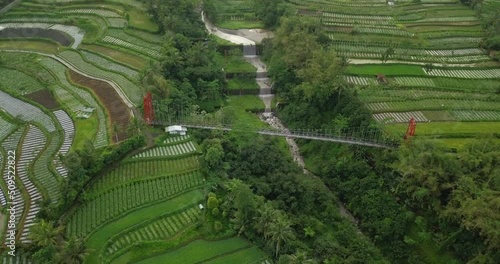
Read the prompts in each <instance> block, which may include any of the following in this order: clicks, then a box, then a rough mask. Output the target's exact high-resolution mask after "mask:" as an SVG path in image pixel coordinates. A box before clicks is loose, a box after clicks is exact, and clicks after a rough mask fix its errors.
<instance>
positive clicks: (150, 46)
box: [107, 29, 161, 52]
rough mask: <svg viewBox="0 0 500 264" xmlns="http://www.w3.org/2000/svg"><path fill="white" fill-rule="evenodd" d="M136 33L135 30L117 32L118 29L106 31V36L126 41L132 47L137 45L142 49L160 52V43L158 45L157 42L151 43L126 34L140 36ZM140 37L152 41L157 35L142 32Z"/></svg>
mask: <svg viewBox="0 0 500 264" xmlns="http://www.w3.org/2000/svg"><path fill="white" fill-rule="evenodd" d="M137 31H138V30H135V31H132V30H126V31H124V30H118V29H110V30H108V33H107V35H108V36H110V37H113V38H117V39H121V40H126V41H127V42H130V43H133V44H134V45H137V46H141V47H144V48H148V49H151V50H154V51H158V52H160V50H161V44H160V43H158V42H156V43H155V42H154V41H153V42H151V41H146V40H144V39H142V38H140V37H135V36H134V35H132V34H130V33H127V32H135V33H136V34H140V33H137ZM141 35H142V36H144V37H146V38H147V39H153V37H154V36H157V35H153V34H150V33H146V32H143V33H142V34H141ZM156 40H157V39H156Z"/></svg>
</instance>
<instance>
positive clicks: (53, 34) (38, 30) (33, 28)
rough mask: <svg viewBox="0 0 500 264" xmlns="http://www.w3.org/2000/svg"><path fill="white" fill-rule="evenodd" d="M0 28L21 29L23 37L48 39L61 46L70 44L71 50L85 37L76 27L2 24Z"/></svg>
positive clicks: (46, 24)
mask: <svg viewBox="0 0 500 264" xmlns="http://www.w3.org/2000/svg"><path fill="white" fill-rule="evenodd" d="M0 27H4V28H7V29H9V28H10V29H21V30H20V34H21V36H23V37H27V36H29V37H42V38H50V39H52V40H54V41H56V42H59V43H60V44H61V45H63V46H69V44H71V43H72V44H71V48H73V49H76V48H78V46H79V45H80V43H81V42H82V40H83V37H84V35H85V31H83V30H81V29H80V28H78V27H75V26H68V25H62V24H53V23H37V22H34V23H30V22H27V23H2V24H0ZM2 31H3V30H2ZM0 32H1V31H0ZM42 32H43V33H42ZM61 32H62V33H61ZM63 33H65V34H63ZM68 35H69V36H70V37H71V38H73V40H71V39H69V38H68Z"/></svg>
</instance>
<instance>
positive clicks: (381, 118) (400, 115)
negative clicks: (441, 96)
mask: <svg viewBox="0 0 500 264" xmlns="http://www.w3.org/2000/svg"><path fill="white" fill-rule="evenodd" d="M373 118H374V119H375V120H377V122H379V123H383V124H388V123H407V122H408V121H410V119H411V118H415V121H417V122H429V119H427V118H426V117H425V115H424V113H422V112H421V111H413V112H388V113H379V114H373Z"/></svg>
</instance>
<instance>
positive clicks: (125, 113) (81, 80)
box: [69, 71, 131, 142]
mask: <svg viewBox="0 0 500 264" xmlns="http://www.w3.org/2000/svg"><path fill="white" fill-rule="evenodd" d="M69 75H70V78H71V80H72V81H73V82H74V83H76V84H79V85H81V86H84V87H87V88H90V89H91V90H92V91H93V92H94V94H96V95H97V97H98V98H99V100H100V101H101V102H102V103H103V105H104V107H105V108H106V109H107V110H108V115H109V119H110V122H111V124H113V125H117V126H118V127H119V128H120V131H118V133H117V134H116V135H115V136H114V137H113V139H114V140H115V142H119V141H122V140H124V139H126V138H127V133H126V131H125V129H126V128H127V126H128V124H129V121H130V118H131V116H130V110H129V108H128V107H127V105H126V104H125V103H124V102H123V100H122V98H121V97H120V96H119V95H118V93H117V92H116V91H115V89H114V88H113V87H112V86H111V85H109V84H108V83H106V82H103V81H99V80H95V79H91V78H88V77H86V76H83V75H81V74H79V73H77V72H74V71H70V73H69Z"/></svg>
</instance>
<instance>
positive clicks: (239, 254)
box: [204, 246, 266, 264]
mask: <svg viewBox="0 0 500 264" xmlns="http://www.w3.org/2000/svg"><path fill="white" fill-rule="evenodd" d="M265 259H266V256H265V255H264V253H262V251H260V249H259V248H258V247H256V246H253V247H249V248H245V249H241V250H238V251H235V252H232V253H230V254H226V255H222V256H218V257H217V258H214V259H212V260H209V261H206V262H204V263H207V264H226V263H240V264H251V263H258V262H256V261H262V262H261V263H266V261H265Z"/></svg>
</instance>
